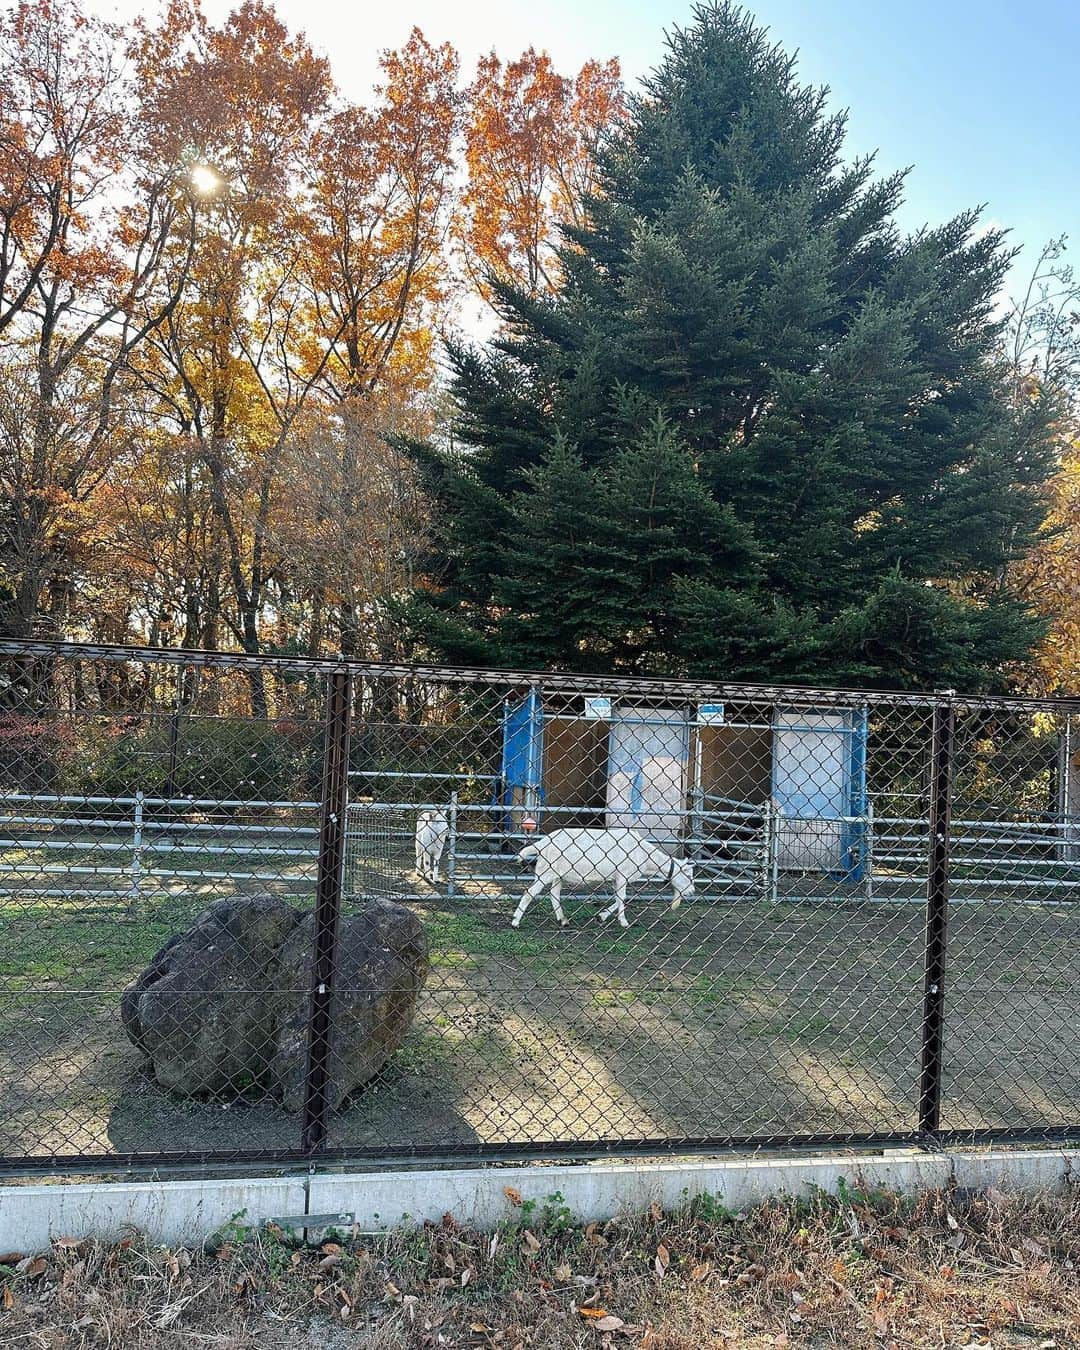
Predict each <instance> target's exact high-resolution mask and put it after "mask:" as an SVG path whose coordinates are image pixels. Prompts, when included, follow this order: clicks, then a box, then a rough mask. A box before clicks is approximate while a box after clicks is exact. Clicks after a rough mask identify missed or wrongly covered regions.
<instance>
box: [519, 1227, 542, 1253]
mask: <svg viewBox="0 0 1080 1350" xmlns="http://www.w3.org/2000/svg"><path fill="white" fill-rule="evenodd" d="M521 1242H522V1246H524V1247H525V1248H526V1249H527V1250H528V1251H530V1252H532V1253H533V1255H535V1254H536V1253H537V1252H538V1251H539V1250H540V1243H539V1242H538V1241H537V1238H536V1234H535V1233H534V1232H533V1231H532V1229H531V1228H526V1229H525V1231H524V1233H522V1235H521Z"/></svg>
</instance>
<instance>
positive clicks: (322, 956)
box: [301, 669, 352, 1153]
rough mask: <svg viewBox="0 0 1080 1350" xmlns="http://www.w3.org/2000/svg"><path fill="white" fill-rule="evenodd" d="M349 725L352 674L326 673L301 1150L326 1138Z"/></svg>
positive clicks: (314, 1149)
mask: <svg viewBox="0 0 1080 1350" xmlns="http://www.w3.org/2000/svg"><path fill="white" fill-rule="evenodd" d="M351 729H352V674H351V673H350V671H349V670H348V669H343V670H334V671H331V672H330V674H329V675H328V676H327V690H326V721H325V726H324V738H325V739H324V742H323V764H322V794H321V801H322V814H321V818H320V822H319V862H318V871H317V874H316V883H315V937H314V951H313V953H312V961H311V1019H310V1023H309V1028H308V1033H309V1034H308V1062H307V1082H306V1093H305V1097H304V1114H303V1123H302V1125H301V1146H302V1148H303V1149H304V1151H305V1153H317V1152H318V1151H319V1149H321V1148H322V1146H323V1144H324V1142H325V1140H326V1118H327V1114H328V1112H327V1106H328V1097H327V1086H328V1080H329V1069H330V1049H331V1047H330V1037H331V1032H332V1026H331V1016H332V1013H331V1000H332V998H333V986H334V965H335V963H336V957H337V936H338V922H339V919H340V916H341V895H342V889H343V878H344V870H345V830H346V821H347V815H348V805H349V736H350V732H351Z"/></svg>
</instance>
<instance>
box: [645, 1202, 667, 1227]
mask: <svg viewBox="0 0 1080 1350" xmlns="http://www.w3.org/2000/svg"><path fill="white" fill-rule="evenodd" d="M649 1217H650V1218H651V1219H652V1221H653V1223H659V1222H660V1220H661V1219H662V1218H663V1217H664V1211H663V1210H662V1209H661V1208H660V1206H659V1205H658V1204H657V1203H656V1201H655V1200H654V1201H653V1202H652V1204H651V1205H650V1206H649Z"/></svg>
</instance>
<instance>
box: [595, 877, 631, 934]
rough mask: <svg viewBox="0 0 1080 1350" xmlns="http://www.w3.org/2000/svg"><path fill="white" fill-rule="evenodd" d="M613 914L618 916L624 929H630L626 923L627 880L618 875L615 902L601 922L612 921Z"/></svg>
mask: <svg viewBox="0 0 1080 1350" xmlns="http://www.w3.org/2000/svg"><path fill="white" fill-rule="evenodd" d="M613 914H618V916H619V923H620V924H621V925H622V926H623V928H629V927H630V925H629V924H628V923H627V922H626V878H625V877H624V876H622V875H620V874H618V873H616V876H615V900H614V902H613V903H612V904H610V905H608V907H607V909H605V910H604V912H603V913H602V914H601V915H600V918H601V920H604V919H610V918H611V916H612V915H613Z"/></svg>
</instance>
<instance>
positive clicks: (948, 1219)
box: [945, 1210, 960, 1233]
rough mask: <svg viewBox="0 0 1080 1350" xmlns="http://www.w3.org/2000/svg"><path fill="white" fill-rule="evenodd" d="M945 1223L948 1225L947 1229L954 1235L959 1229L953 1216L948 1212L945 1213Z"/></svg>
mask: <svg viewBox="0 0 1080 1350" xmlns="http://www.w3.org/2000/svg"><path fill="white" fill-rule="evenodd" d="M945 1222H946V1223H947V1224H948V1225H949V1227H950V1228H951V1229H952V1230H953V1232H954V1233H955V1232H956V1230H957V1229H958V1228H959V1227H960V1225H959V1224H958V1223H957V1221H956V1219H955V1218H954V1216H953V1215H952V1214H950V1213H949V1211H948V1210H946V1211H945Z"/></svg>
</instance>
